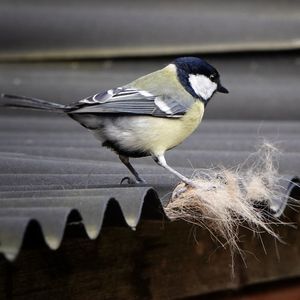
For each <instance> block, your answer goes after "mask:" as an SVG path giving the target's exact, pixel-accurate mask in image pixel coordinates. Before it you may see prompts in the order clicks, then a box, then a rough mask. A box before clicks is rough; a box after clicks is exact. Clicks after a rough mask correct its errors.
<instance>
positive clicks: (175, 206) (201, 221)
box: [165, 143, 282, 251]
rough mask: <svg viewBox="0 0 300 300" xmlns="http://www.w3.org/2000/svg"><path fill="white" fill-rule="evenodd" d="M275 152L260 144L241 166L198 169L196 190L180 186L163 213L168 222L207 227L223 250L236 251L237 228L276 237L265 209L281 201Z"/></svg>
mask: <svg viewBox="0 0 300 300" xmlns="http://www.w3.org/2000/svg"><path fill="white" fill-rule="evenodd" d="M278 155H279V151H278V150H277V149H276V148H275V147H274V146H273V145H271V144H268V143H264V144H263V145H262V146H261V147H260V148H259V150H258V151H257V152H255V153H253V154H251V155H250V156H249V157H248V159H247V160H246V161H245V162H243V163H242V164H241V165H239V166H237V167H235V168H233V169H228V168H225V167H218V168H212V169H205V170H203V169H202V170H199V171H197V172H196V174H195V176H194V177H193V182H194V183H195V185H196V187H189V186H186V185H185V184H184V183H180V184H179V185H178V186H177V187H176V188H175V190H174V192H173V194H172V197H171V199H170V202H169V203H168V204H167V206H166V207H165V211H166V213H167V215H168V217H169V218H170V219H171V220H178V219H182V220H185V221H187V222H190V223H193V224H196V225H200V226H203V227H205V228H207V229H208V230H209V231H210V233H211V234H212V235H213V237H215V238H216V239H217V240H218V241H219V242H220V243H221V244H222V245H223V246H224V247H226V246H229V248H230V250H231V251H236V250H239V247H238V241H239V235H238V229H239V227H240V226H244V227H248V228H249V229H250V230H252V231H253V232H255V233H260V232H267V233H269V234H270V235H272V236H274V237H276V238H278V236H277V234H276V233H275V232H274V231H273V229H272V228H271V224H273V223H278V222H279V220H276V219H274V218H273V216H272V214H271V213H270V212H269V213H268V210H267V208H268V207H269V204H270V201H271V200H272V199H275V198H278V197H279V198H281V197H282V195H281V192H280V187H279V179H280V177H279V174H278V164H277V162H278Z"/></svg>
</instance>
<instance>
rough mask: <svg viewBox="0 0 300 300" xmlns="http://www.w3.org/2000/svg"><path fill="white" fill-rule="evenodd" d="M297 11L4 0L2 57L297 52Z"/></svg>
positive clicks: (271, 6)
mask: <svg viewBox="0 0 300 300" xmlns="http://www.w3.org/2000/svg"><path fill="white" fill-rule="evenodd" d="M299 8H300V6H299V2H297V1H291V0H290V1H280V0H276V1H270V0H269V1H251V2H246V1H243V2H241V1H237V0H226V1H220V0H218V1H206V0H205V1H188V2H185V1H169V0H164V1H158V0H155V1H151V3H150V2H149V3H148V2H145V1H140V2H139V1H134V2H132V1H109V2H107V1H106V2H105V3H104V2H103V1H93V0H89V1H85V2H80V1H72V3H70V2H69V1H59V2H58V1H39V2H38V3H37V2H36V1H32V0H31V1H26V2H24V1H17V0H14V1H8V0H5V1H1V5H0V27H1V28H5V30H4V31H3V30H2V31H1V35H0V45H1V47H0V59H1V58H2V59H14V58H30V59H38V58H56V59H57V58H87V57H98V58H99V57H116V56H122V55H123V56H137V55H161V54H169V55H170V54H173V55H174V54H175V55H179V54H182V53H185V54H187V53H196V52H198V53H199V52H225V51H227V52H228V51H247V50H279V49H297V48H298V49H299V46H300V43H299V30H298V28H299V27H300V19H299V14H298V12H299ZM137 24H138V26H137Z"/></svg>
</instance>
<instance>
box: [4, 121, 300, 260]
mask: <svg viewBox="0 0 300 300" xmlns="http://www.w3.org/2000/svg"><path fill="white" fill-rule="evenodd" d="M299 136H300V126H299V123H298V122H264V123H263V124H262V123H261V122H257V121H252V122H250V121H249V122H245V121H222V122H221V121H207V122H204V123H203V124H202V125H201V127H200V128H199V129H198V130H197V132H196V133H195V134H194V135H192V137H191V138H189V139H188V140H187V141H186V142H185V143H183V144H182V145H181V146H179V147H178V148H177V149H174V150H172V151H170V153H169V154H168V155H167V158H168V161H169V162H170V164H171V165H172V166H173V167H175V168H177V169H178V170H180V171H181V172H183V173H184V174H186V175H192V173H193V172H194V170H195V168H199V167H210V166H212V165H214V166H216V165H218V164H222V165H225V166H234V165H236V164H238V163H240V162H242V161H244V160H245V159H246V158H247V157H248V156H249V154H250V153H251V152H253V151H254V150H255V144H257V143H258V142H259V141H260V140H261V139H262V138H266V139H269V140H273V141H276V142H279V141H280V142H281V143H279V146H280V145H281V146H282V148H283V151H284V152H283V155H282V156H281V158H280V171H281V173H282V174H299V169H300V165H299V162H300V156H299V148H300V144H299ZM0 139H1V143H0V241H1V244H0V251H1V252H2V253H3V254H4V255H5V257H6V258H7V259H9V260H13V259H15V257H16V256H17V254H18V252H19V250H20V247H21V245H22V239H23V236H24V232H25V231H26V228H27V227H28V224H30V223H31V222H33V221H35V222H38V224H39V225H40V228H41V231H42V233H43V236H44V240H45V242H46V244H47V245H48V246H49V247H50V248H51V249H57V248H58V247H59V246H60V244H61V241H62V237H63V234H64V230H65V228H66V226H67V224H70V223H73V222H76V223H78V222H79V223H80V224H82V225H83V226H84V228H85V231H86V233H87V236H88V237H89V238H91V239H95V238H97V237H98V235H99V233H100V230H101V227H102V226H103V220H104V219H106V222H104V223H106V224H114V225H121V224H123V225H127V226H130V227H131V228H135V227H136V226H137V224H138V222H139V220H140V218H150V219H157V218H158V219H163V218H166V217H165V216H164V213H163V210H162V205H161V202H165V201H166V200H167V199H168V198H169V196H170V193H171V191H172V189H173V188H174V186H175V184H176V182H177V179H176V178H174V177H172V176H171V175H170V174H168V173H167V172H166V171H165V170H164V169H162V168H160V167H158V166H156V165H155V164H154V162H153V161H152V160H151V159H149V158H145V159H135V160H134V163H135V164H136V165H137V168H138V170H139V171H140V172H141V174H143V176H144V177H145V178H146V180H147V182H148V184H147V185H145V186H140V187H137V186H120V185H119V183H120V180H121V179H122V178H123V177H124V176H126V175H127V170H126V168H125V167H124V166H123V165H122V164H121V163H120V162H119V161H118V158H117V156H116V155H115V154H114V153H112V152H110V151H109V150H108V149H104V148H101V146H100V144H99V143H98V142H97V141H96V140H95V139H94V138H93V137H92V136H91V135H90V134H89V133H88V132H87V131H86V129H84V128H81V127H80V126H78V125H77V124H76V123H75V122H73V121H72V120H71V119H68V118H67V117H63V116H61V117H53V118H51V116H45V117H43V118H41V117H40V118H39V117H31V118H30V117H29V116H28V117H23V116H16V115H15V116H7V117H5V116H2V117H1V119H0ZM292 178H293V176H285V177H283V179H282V182H281V185H282V191H283V199H282V201H281V202H280V203H275V202H274V203H273V206H272V209H273V210H274V211H277V212H278V214H279V213H281V212H282V211H283V208H284V206H285V203H286V200H287V199H288V193H290V192H291V187H290V186H289V182H290V181H291V180H292ZM285 195H286V196H285ZM159 199H160V200H159ZM160 201H161V202H160ZM74 214H75V215H74Z"/></svg>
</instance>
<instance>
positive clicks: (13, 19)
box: [0, 0, 300, 299]
mask: <svg viewBox="0 0 300 300" xmlns="http://www.w3.org/2000/svg"><path fill="white" fill-rule="evenodd" d="M299 50H300V1H296V0H284V1H283V0H263V1H259V0H253V1H240V0H215V1H211V0H210V1H208V0H207V1H205V0H202V1H196V0H195V1H192V0H190V1H183V0H181V1H179V0H175V1H171V0H163V1H158V0H152V1H129V0H123V1H116V0H110V1H97V0H86V1H79V0H75V1H70V0H52V1H50V0H39V1H35V0H26V1H21V0H1V2H0V93H2V92H3V93H12V94H20V95H26V96H32V97H36V98H41V99H45V100H50V101H54V102H59V103H65V104H66V103H70V102H73V101H77V100H80V99H82V98H84V97H86V96H89V95H92V94H95V93H98V92H100V91H102V90H106V89H110V88H113V87H118V86H121V85H124V84H126V83H128V82H130V81H132V80H134V79H136V78H137V77H139V76H141V75H144V74H147V73H149V72H151V71H155V70H157V69H159V68H161V67H163V66H164V65H167V64H168V63H169V62H171V61H172V60H173V59H174V58H176V57H179V56H189V55H193V56H200V57H203V58H205V59H206V60H207V61H208V62H210V63H211V64H212V65H214V66H215V67H216V68H217V69H218V71H219V72H220V74H221V78H222V83H223V84H224V86H226V87H227V88H228V89H229V91H230V94H229V95H222V94H220V95H218V94H217V95H215V96H214V98H213V100H212V101H211V102H210V103H209V105H208V107H207V110H206V112H205V117H204V122H203V124H201V126H200V127H201V128H200V129H199V130H198V131H197V132H196V133H195V134H194V135H193V136H192V137H191V138H190V139H189V140H188V141H187V142H186V143H184V144H183V145H181V146H179V147H178V148H176V149H174V150H173V151H171V152H170V153H169V154H168V161H169V162H170V164H171V165H172V166H173V167H176V168H177V169H178V170H179V171H181V172H183V173H185V174H192V173H193V171H194V168H198V167H207V166H211V164H214V165H216V164H222V165H225V166H230V167H231V166H233V165H235V164H236V163H239V162H241V161H243V160H244V159H245V158H247V156H248V155H249V153H251V152H253V151H254V150H255V144H256V142H257V139H258V138H261V137H263V138H264V137H267V138H269V139H271V140H273V141H275V142H279V144H280V147H281V149H283V150H284V151H283V156H282V158H281V161H280V172H281V174H283V175H291V176H294V175H299V174H300V122H299V121H300V99H299V98H300V96H299V95H300V51H299ZM200 141H201V142H200ZM0 151H1V157H0V188H2V189H3V191H5V190H12V191H15V190H20V191H21V190H22V189H23V188H24V187H26V188H28V187H32V186H34V187H35V188H36V189H41V190H42V189H51V188H53V189H55V188H57V187H59V188H61V187H63V188H65V187H70V186H71V187H74V186H76V185H78V184H81V185H82V184H83V183H84V184H85V183H86V185H88V184H94V185H95V184H99V183H100V184H112V183H113V184H118V183H119V181H120V178H122V176H124V174H125V175H126V174H127V173H126V169H125V168H124V167H123V166H122V165H121V164H120V163H119V162H118V161H117V158H116V156H115V154H114V153H111V152H110V151H107V150H105V149H100V147H99V143H98V142H97V141H96V140H94V139H92V138H91V137H90V136H89V134H87V133H86V130H85V129H84V128H82V127H80V126H79V125H78V124H76V123H75V122H73V121H72V120H69V119H67V118H65V116H62V115H59V114H57V115H56V114H48V113H44V112H35V111H23V110H8V109H1V110H0ZM137 163H138V167H139V170H142V174H145V175H146V176H145V177H146V179H147V180H148V181H149V182H150V183H152V182H154V183H155V184H161V183H162V184H165V189H162V190H163V192H166V189H168V190H170V188H171V186H172V185H171V184H174V180H175V179H174V178H171V176H170V175H169V174H167V173H166V172H165V171H164V170H162V169H159V167H157V166H155V165H154V163H153V161H152V160H151V159H142V160H137ZM170 178H171V179H170ZM166 187H167V188H166ZM297 218H298V217H297ZM297 220H298V219H297ZM298 221H299V220H298ZM23 233H24V232H23V231H22V233H20V234H19V236H18V238H19V239H20V237H22V235H23ZM297 234H299V233H298V232H297V231H293V232H292V231H289V230H288V229H287V230H286V239H285V240H287V241H288V242H291V243H292V242H293V241H296V240H297ZM249 240H250V239H249ZM269 244H271V245H272V246H271V247H273V248H274V244H273V240H272V241H271V242H270V243H269ZM249 245H250V246H249ZM249 245H248V250H249V251H248V250H245V252H246V251H248V252H251V253H253V252H255V253H256V247H260V246H261V244H259V246H253V244H252V242H249ZM254 245H257V244H254ZM246 246H247V245H246ZM273 248H272V249H273ZM282 249H283V250H282ZM282 249H281V250H282V253H283V254H282V258H283V260H282V261H281V264H280V266H279V267H278V264H277V260H276V259H277V252H276V251H275V250H274V251H273V252H272V251H271V255H269V256H267V257H266V256H265V255H264V254H261V257H263V263H262V262H261V261H260V262H258V261H257V260H256V259H255V257H254V255H253V257H252V258H250V263H249V261H248V265H249V267H248V269H247V270H246V269H245V270H244V269H243V271H241V272H240V273H241V274H239V275H241V276H240V277H239V276H237V277H238V278H237V280H236V281H235V283H234V284H232V281H231V277H230V274H229V273H230V270H229V271H228V268H227V269H226V272H227V273H226V272H225V271H224V268H223V269H220V268H219V269H218V267H217V268H215V269H214V270H213V271H211V270H210V271H211V272H208V273H209V275H210V276H211V278H212V279H207V284H206V283H205V282H206V278H207V276H206V274H205V272H204V273H203V271H201V268H198V267H197V270H194V273H192V275H193V274H196V275H195V276H194V277H193V278H196V279H195V282H199V281H200V279H201V282H202V281H203V282H204V283H203V286H202V287H200V288H199V289H200V293H202V292H205V293H206V292H211V291H215V290H222V289H227V288H233V287H235V288H236V287H241V286H244V285H248V284H254V283H260V282H265V281H272V280H279V279H283V278H291V277H293V278H296V279H295V281H293V282H292V283H288V284H290V286H289V285H284V286H285V287H284V288H282V289H281V288H280V289H277V290H276V293H277V295H281V297H282V298H284V299H299V294H300V291H299V288H298V287H299V284H298V283H299V280H298V279H297V278H299V276H300V255H299V253H300V250H299V249H300V245H296V243H294V245H293V246H291V247H287V248H282ZM259 251H260V252H263V250H262V249H261V247H260V250H259ZM275 252H276V253H275ZM287 258H288V259H287ZM229 260H230V259H229ZM275 260H276V263H275V262H274V261H275ZM205 262H206V261H205ZM264 264H265V266H266V267H264ZM215 265H216V266H218V262H216V264H215ZM208 268H210V267H209V266H208ZM198 269H199V270H198ZM171 270H172V269H171ZM174 270H175V271H176V269H175V268H174ZM197 271H198V272H199V273H197ZM159 272H160V270H159ZM176 272H177V271H176ZM224 272H225V273H226V278H225V277H224V275H223V274H225V273H224ZM177 273H178V272H177ZM183 273H184V272H183ZM179 274H180V272H179ZM228 274H229V275H228ZM182 275H183V276H182V277H178V278H180V279H179V281H182V282H183V281H184V280H185V279H184V278H185V275H184V274H182ZM192 275H191V278H192ZM201 276H203V277H201ZM103 278H104V277H103ZM170 278H171V277H170ZM215 278H217V279H218V280H214V279H215ZM170 280H171V279H170ZM197 280H198V281H197ZM74 282H75V281H74ZM135 283H136V282H135ZM30 284H31V283H30ZM154 285H155V287H156V285H157V286H160V289H161V290H163V291H165V295H169V296H170V295H171V296H170V299H171V298H172V297H175V296H176V297H177V296H178V295H179V296H181V297H188V296H193V295H196V292H195V293H194V294H193V293H192V292H191V291H190V289H189V288H190V287H189V285H188V283H187V284H186V290H181V291H180V293H179V292H178V293H179V294H178V295H175V294H174V293H175V292H174V291H172V289H168V290H167V291H166V290H164V288H165V285H164V284H163V282H162V283H161V284H160V282H158V281H157V282H156V283H155V284H154V283H153V287H154ZM28 286H29V285H28ZM49 286H51V284H50V285H49ZM174 286H175V285H174ZM177 286H178V285H177ZM194 286H196V285H194ZM286 286H288V288H286ZM274 287H275V285H274V284H273V285H272V284H271V285H269V286H268V291H269V292H270V291H271V292H270V294H271V295H270V296H269V298H265V297H268V296H267V294H265V293H264V292H263V289H262V288H261V286H259V287H258V288H257V290H256V292H258V293H262V295H261V296H260V297H262V298H259V299H275V298H272V297H273V296H274V295H273V294H272V290H273V289H274ZM26 288H27V286H26ZM26 288H25V290H26ZM195 289H196V288H195ZM153 290H155V288H153ZM158 290H159V289H158ZM161 290H159V291H161ZM175 290H176V289H175ZM192 291H193V289H192ZM198 292H199V290H198ZM256 292H255V293H254V294H251V295H252V296H251V295H250V296H248V297H249V298H243V299H252V298H253V299H258V298H257V297H258V296H257V295H258V294H256ZM158 294H159V293H158ZM245 295H246V294H245ZM253 295H254V296H253ZM272 295H273V296H272ZM179 296H178V297H179ZM176 297H175V298H176ZM245 297H246V296H245ZM251 297H252V298H251ZM289 297H294V298H289ZM297 297H298V298H297ZM216 298H218V296H216ZM189 299H192V298H189ZM193 299H198V298H193ZM223 299H225V298H223ZM236 299H238V298H236ZM276 299H280V298H276Z"/></svg>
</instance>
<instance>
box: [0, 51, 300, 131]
mask: <svg viewBox="0 0 300 300" xmlns="http://www.w3.org/2000/svg"><path fill="white" fill-rule="evenodd" d="M205 58H206V59H207V60H208V61H209V62H210V63H212V64H213V65H214V66H215V67H216V68H217V69H218V71H219V72H220V74H221V79H222V83H223V84H224V86H226V87H227V88H228V89H229V91H230V93H229V94H228V95H218V94H217V95H215V96H214V98H213V99H212V101H211V102H210V103H209V105H208V109H207V110H206V112H205V119H219V120H223V119H226V120H228V119H229V120H230V119H239V120H246V119H247V120H299V116H300V114H299V111H300V101H299V95H300V85H299V74H300V63H299V62H300V55H299V53H285V54H281V53H274V54H270V53H268V54H264V55H263V54H260V55H254V54H253V55H252V54H249V55H235V56H219V57H218V56H206V57H205ZM173 59H174V57H169V58H164V59H159V58H157V59H148V60H137V59H131V60H114V61H111V60H106V61H92V62H69V63H67V62H65V63H51V62H47V63H18V64H17V63H2V64H0V70H1V71H0V92H3V93H10V94H20V95H26V96H33V97H37V98H41V99H46V100H52V101H54V102H59V103H65V104H67V103H71V102H73V101H77V100H80V99H83V98H84V97H87V96H89V95H94V94H96V93H97V92H99V91H103V90H106V89H110V88H114V87H118V86H121V85H124V84H126V83H128V82H130V81H132V80H134V79H136V78H138V77H140V76H142V75H145V74H147V73H149V72H152V71H155V70H157V69H160V68H162V67H164V66H165V65H167V64H168V63H170V62H171V61H172V60H173ZM16 112H17V113H18V114H20V111H16V110H12V111H10V112H8V111H7V110H6V111H5V112H0V116H1V115H3V114H5V115H7V114H8V113H9V114H16ZM29 113H30V114H32V115H33V114H35V115H41V114H40V113H39V114H37V113H35V112H29V111H27V112H26V113H23V115H27V116H28V114H29ZM43 115H45V114H43ZM45 116H46V115H45ZM256 129H257V128H256Z"/></svg>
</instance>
